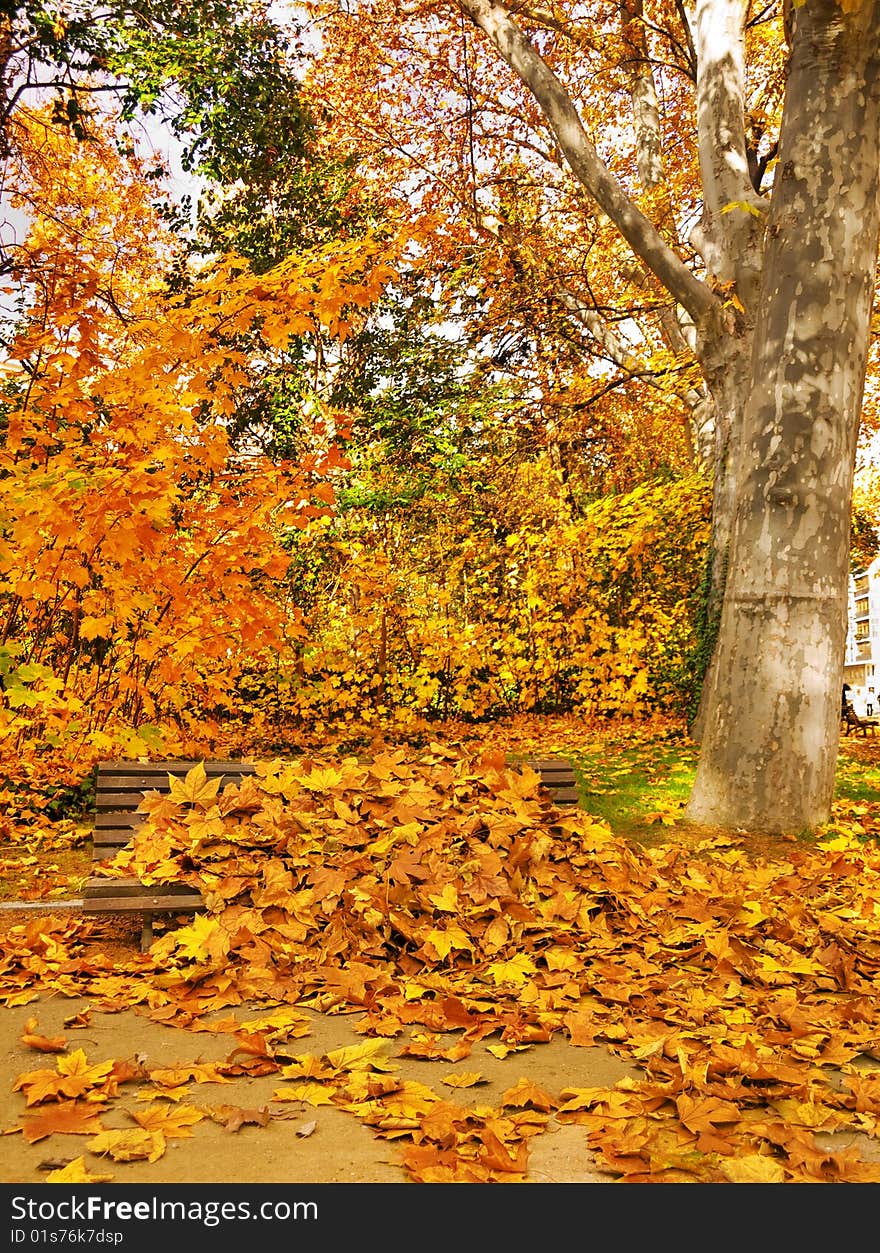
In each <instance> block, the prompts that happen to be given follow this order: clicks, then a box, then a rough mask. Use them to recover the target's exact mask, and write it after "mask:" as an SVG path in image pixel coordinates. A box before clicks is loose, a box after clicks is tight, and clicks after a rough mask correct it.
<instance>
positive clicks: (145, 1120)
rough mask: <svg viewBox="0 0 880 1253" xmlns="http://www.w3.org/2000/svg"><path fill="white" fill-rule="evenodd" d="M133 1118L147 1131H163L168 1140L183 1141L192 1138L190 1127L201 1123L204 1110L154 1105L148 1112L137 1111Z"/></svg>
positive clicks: (190, 1107) (181, 1106)
mask: <svg viewBox="0 0 880 1253" xmlns="http://www.w3.org/2000/svg"><path fill="white" fill-rule="evenodd" d="M131 1116H132V1118H133V1119H134V1120H135V1122H136V1123H137V1124H138V1126H139V1127H143V1128H144V1130H145V1131H161V1133H162V1135H163V1136H164V1137H165V1139H166V1140H183V1139H187V1138H189V1137H191V1136H192V1132H191V1131H190V1127H192V1126H194V1125H195V1124H196V1123H197V1122H201V1121H202V1119H203V1118H204V1117H205V1112H204V1110H201V1109H196V1107H195V1106H194V1105H171V1106H168V1105H156V1104H154V1105H152V1106H151V1107H150V1108H149V1109H146V1110H135V1111H134V1112H133V1113H132V1115H131Z"/></svg>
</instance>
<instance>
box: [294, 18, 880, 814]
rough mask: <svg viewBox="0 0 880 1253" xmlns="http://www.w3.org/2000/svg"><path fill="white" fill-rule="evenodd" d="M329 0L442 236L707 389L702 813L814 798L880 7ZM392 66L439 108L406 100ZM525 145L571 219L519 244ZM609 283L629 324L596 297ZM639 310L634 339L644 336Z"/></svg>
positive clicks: (860, 319) (697, 406) (828, 716)
mask: <svg viewBox="0 0 880 1253" xmlns="http://www.w3.org/2000/svg"><path fill="white" fill-rule="evenodd" d="M325 12H326V13H327V25H326V31H327V35H328V42H327V51H326V52H325V60H326V58H329V65H330V66H331V67H332V69H333V71H334V72H336V73H338V72H339V66H340V64H341V63H343V62H344V63H345V64H347V65H349V66H350V67H351V70H352V73H353V74H354V75H355V76H356V79H357V81H358V84H359V87H360V88H361V90H362V92H363V94H362V95H360V96H359V100H360V102H361V109H362V112H366V113H367V114H368V115H369V117H370V123H369V125H367V124H364V123H358V122H356V121H355V120H354V119H352V117H351V114H350V112H349V111H346V109H345V105H344V102H343V101H341V100H340V99H339V97H338V95H336V96H334V95H333V93H332V85H331V84H330V83H329V81H328V74H327V73H326V72H324V73H322V70H321V65H320V63H319V64H318V66H317V67H316V70H315V82H316V84H317V85H318V86H319V87H320V88H321V89H322V90H326V91H327V93H328V95H329V96H330V98H331V99H332V101H333V105H334V107H335V109H336V114H337V117H338V118H341V119H343V122H342V124H341V129H342V131H343V132H344V133H346V134H347V135H349V136H350V139H349V142H350V143H351V144H352V145H353V146H356V145H357V144H360V145H361V148H362V150H366V145H367V144H368V143H370V142H371V143H372V144H373V145H374V148H375V149H376V150H378V149H379V147H380V142H381V139H382V136H383V135H384V138H385V145H386V161H387V164H388V166H389V167H390V166H394V167H395V171H396V173H398V174H400V175H401V176H408V177H409V178H410V179H411V180H412V181H411V183H410V185H409V188H410V193H412V187H413V184H416V185H417V186H418V189H419V190H418V195H417V196H412V199H413V200H414V201H415V203H416V204H417V205H418V211H420V212H423V211H431V212H433V213H434V214H435V216H439V214H440V210H441V204H442V206H443V209H444V210H445V211H446V212H447V216H446V217H444V218H442V221H443V228H442V231H441V229H439V228H438V232H437V234H438V237H439V236H440V235H441V233H443V232H445V235H446V246H447V256H451V255H452V253H453V251H454V249H453V247H452V246H450V243H449V241H450V239H452V241H453V245H455V246H457V247H458V248H459V249H460V250H462V251H464V250H466V249H467V247H468V245H469V244H470V245H471V246H473V240H474V238H475V237H476V236H477V235H478V234H480V233H482V238H483V240H484V241H487V240H488V239H489V238H494V239H495V240H496V241H500V243H501V244H503V245H504V246H505V247H506V254H505V255H506V258H507V261H508V263H509V264H510V265H511V266H512V263H513V260H516V262H517V265H518V266H519V269H520V273H522V271H523V268H524V263H525V269H526V270H527V271H528V273H529V275H531V276H533V277H534V276H537V275H541V276H542V296H543V298H544V300H545V308H546V300H547V298H548V297H549V296H551V295H552V297H553V299H554V301H555V307H556V308H559V307H560V306H565V307H567V308H568V309H569V312H570V314H571V318H572V319H573V320H574V321H575V322H577V323H578V325H579V326H580V327H581V328H583V329H584V331H585V333H588V334H589V335H591V336H592V337H593V340H594V342H595V343H597V344H601V345H603V351H604V352H605V354H606V359H607V360H609V361H614V362H615V363H616V364H620V365H621V366H622V367H625V368H626V369H628V370H629V372H630V374H636V373H638V371H639V368H640V357H641V358H642V362H644V357H645V354H646V353H647V359H648V364H649V365H652V366H656V361H657V355H658V353H663V352H665V353H666V354H667V355H666V358H665V360H666V367H667V372H668V373H669V374H670V375H671V376H672V377H673V379H674V380H675V381H674V384H673V385H672V386H669V387H668V388H667V396H668V398H669V402H670V406H673V403H675V404H677V403H678V402H681V403H682V404H684V405H687V406H688V407H689V418H688V422H689V426H690V432H691V436H692V441H693V444H694V447H695V449H696V450H697V453H698V455H703V456H704V458H705V460H706V462H707V464H708V466H709V469H710V471H711V474H712V476H713V480H714V493H715V495H714V519H713V521H714V571H713V580H714V581H713V586H714V588H715V603H714V605H713V606H712V607H711V608H712V613H711V617H712V618H713V619H714V625H713V624H711V623H710V626H712V629H713V631H714V630H717V645H716V648H715V653H714V662H713V664H712V665H711V667H710V668H709V671H708V674H707V680H706V685H705V689H704V699H703V704H702V713H701V718H700V730H701V758H700V767H699V771H698V775H697V779H696V783H695V787H694V791H693V795H692V798H691V801H690V806H689V815H690V817H691V818H693V819H695V820H699V821H703V822H709V823H714V824H718V825H721V826H725V827H744V828H749V829H771V830H792V829H799V828H802V827H811V826H814V825H816V824H817V823H820V822H821V821H823V820H824V819H825V818H826V817H827V815H828V812H829V807H830V800H831V794H832V789H833V777H834V768H835V762H836V751H837V739H838V712H839V683H840V674H841V667H842V659H843V643H844V634H845V627H846V622H845V605H846V597H845V592H846V578H847V573H848V551H849V542H850V503H851V494H852V478H853V467H854V459H855V452H856V444H857V438H858V432H859V417H860V406H861V398H862V392H863V387H864V379H865V370H866V359H867V352H868V340H869V326H870V313H871V307H872V297H873V290H874V275H875V266H876V259H877V235H878V215H877V196H878V169H880V161H878V155H880V154H878V125H877V122H878V117H877V108H878V93H880V83H878V63H877V57H878V34H880V32H878V22H880V18H878V8H877V5H876V4H874V3H872V2H869V0H866V2H864V3H849V2H847V3H838V0H806V2H805V3H803V4H801V5H794V6H791V8H790V10H789V9H788V8H786V10H785V12H782V11H780V10H779V9H777V8H775V7H772V6H771V7H769V8H766V9H762V10H760V11H757V10H755V9H753V8H752V7H751V6H750V5H748V4H746V3H743V2H742V0H698V3H696V4H695V5H677V6H672V5H668V4H665V3H663V2H658V3H656V4H654V5H646V6H645V7H644V8H643V7H642V5H641V3H639V2H638V0H628V2H627V3H623V4H620V5H610V4H601V3H599V4H590V5H581V4H571V5H569V4H565V5H561V6H554V7H553V8H545V7H543V6H540V5H530V4H528V3H526V4H516V5H515V6H514V5H511V6H507V5H505V4H503V3H499V2H496V0H460V3H459V4H457V5H456V6H454V7H453V6H444V5H434V4H430V3H427V4H419V3H414V4H412V5H405V6H397V7H396V8H395V9H394V11H393V12H392V9H391V8H390V7H388V6H386V5H385V4H384V3H382V2H381V0H378V2H377V3H375V4H373V5H371V6H366V7H360V8H359V9H358V11H357V14H355V15H353V16H352V17H347V16H346V15H344V14H341V12H340V10H339V9H338V8H336V6H332V5H331V6H327V8H326V9H325ZM356 38H359V43H358V47H357V53H356V51H355V45H354V41H355V39H356ZM426 66H430V68H431V72H432V75H433V78H432V77H431V76H429V75H428V74H427V73H426ZM432 81H436V84H437V85H436V89H435V95H434V97H431V96H430V93H431V82H432ZM389 83H390V84H392V85H391V87H389V86H388V84H389ZM394 84H398V86H397V87H396V88H395V86H394ZM401 84H403V85H405V89H404V87H402V86H400V85H401ZM395 90H398V91H399V92H400V95H399V96H398V97H396V99H397V102H398V103H402V102H403V101H404V100H405V99H406V98H407V97H406V92H407V91H408V92H409V93H410V96H409V99H410V100H417V101H418V102H419V104H420V105H422V107H423V108H427V106H426V105H425V102H426V101H428V100H429V98H430V108H431V109H433V110H434V111H433V112H424V113H422V114H419V115H417V113H416V110H415V109H413V108H412V107H410V108H409V109H408V111H404V114H403V116H402V117H401V118H400V120H397V119H396V118H395V116H394V113H393V110H392V107H391V106H392V104H393V102H394V99H395V97H394V92H395ZM370 91H372V92H373V95H372V96H371V95H370V94H369V92H370ZM441 96H442V99H441ZM365 100H370V101H371V108H370V109H366V110H365V109H364V108H363V102H364V101H365ZM444 101H445V105H444ZM444 108H445V123H446V126H447V128H448V130H449V132H450V139H449V140H446V139H444V138H443V124H444ZM419 125H421V126H422V128H423V131H424V132H425V134H430V136H431V138H430V142H431V143H433V144H434V151H435V155H434V157H433V158H432V156H431V153H430V152H429V151H427V150H426V146H427V142H428V141H425V143H424V144H422V146H420V145H419V141H418V139H417V137H416V134H415V131H416V128H417V126H419ZM523 154H527V160H526V166H527V169H528V171H529V174H530V182H529V184H528V185H529V187H530V188H531V189H532V193H533V191H534V187H535V185H536V184H539V183H540V182H541V181H542V180H543V184H544V187H545V192H546V194H545V197H544V201H543V205H544V216H545V220H548V221H550V220H551V219H553V217H554V215H555V221H553V222H552V223H551V225H552V229H546V230H544V231H543V232H539V233H533V235H532V237H531V241H530V242H531V244H532V247H531V255H526V256H524V255H523V252H522V249H520V253H519V255H518V256H517V257H515V258H514V257H513V256H512V251H511V250H512V247H513V245H519V244H520V243H521V242H522V238H523V237H522V231H521V230H520V231H519V234H518V235H516V232H515V231H514V229H513V227H515V226H516V222H515V217H514V209H515V207H516V205H517V203H518V200H519V191H520V187H521V186H522V185H523V182H524V179H523V177H522V174H521V173H520V174H518V175H517V181H514V182H510V181H509V180H510V178H511V175H512V169H513V164H514V161H515V160H518V161H519V162H520V164H522V162H523V160H524V159H525V158H524V157H523ZM505 157H506V161H505ZM377 168H378V162H377ZM385 185H386V186H388V187H390V185H391V183H390V179H388V178H386V181H385ZM532 193H530V194H532ZM444 197H445V200H444ZM456 201H457V205H458V209H459V211H460V219H459V222H457V221H456V220H455V219H454V218H453V216H452V205H453V204H454V203H455V202H456ZM511 202H513V208H512V207H511ZM462 219H463V220H465V221H466V222H467V225H468V228H469V230H470V238H469V239H468V238H466V234H467V232H466V229H465V227H463V226H461V225H460V221H461V220H462ZM578 223H580V233H579V230H578ZM514 236H516V238H513V237H514ZM585 237H587V238H588V239H589V241H590V243H591V247H590V248H589V249H588V248H586V246H584V247H583V248H581V249H580V251H578V246H579V243H582V242H583V240H584V238H585ZM495 255H496V256H498V255H499V254H498V253H497V252H496V254H495ZM578 257H579V258H580V269H579V271H578V270H577V269H576V267H575V266H574V265H573V264H572V262H573V260H575V259H577V258H578ZM609 258H610V259H609ZM508 273H510V271H508ZM554 280H555V285H554ZM512 285H513V284H512V282H509V283H508V285H507V287H506V290H510V287H512ZM608 292H611V293H612V297H611V299H607V298H606V293H608ZM614 309H617V310H619V313H618V314H617V316H618V322H617V324H616V325H615V323H614V322H613V321H611V322H609V321H608V319H607V318H606V317H604V316H602V315H603V314H608V313H611V312H612V311H613V310H614ZM645 315H650V316H645ZM626 316H630V317H632V318H634V319H635V321H637V322H638V324H639V327H640V331H641V339H640V340H638V339H637V340H636V341H635V342H633V339H632V337H630V338H629V339H627V338H626V334H625V328H626V325H627V324H626V322H625V320H624V319H625V317H626ZM688 362H690V363H692V364H693V366H695V367H696V371H697V373H696V374H688V373H687V363H688ZM671 411H672V408H671Z"/></svg>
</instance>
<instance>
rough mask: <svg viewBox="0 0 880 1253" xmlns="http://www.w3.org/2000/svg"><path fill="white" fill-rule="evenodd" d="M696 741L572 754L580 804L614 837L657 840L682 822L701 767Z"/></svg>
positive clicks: (619, 746)
mask: <svg viewBox="0 0 880 1253" xmlns="http://www.w3.org/2000/svg"><path fill="white" fill-rule="evenodd" d="M697 756H698V749H697V747H696V745H691V744H681V745H671V744H670V743H669V742H668V741H663V742H662V743H651V742H650V741H648V742H645V741H642V742H640V743H637V744H632V743H630V744H614V743H603V744H594V745H591V746H590V747H589V748H587V749H585V750H584V751H583V752H581V753H578V754H576V755H573V757H572V762H573V765H574V771H575V777H576V779H577V783H578V788H579V790H580V794H581V805H582V806H583V808H584V809H586V810H587V811H588V812H589V813H591V814H594V815H595V816H596V817H597V818H604V819H605V821H606V822H607V823H608V825H609V826H610V827H611V829H612V831H613V832H614V833H615V835H620V836H624V837H626V838H628V839H642V840H645V839H649V840H650V841H651V842H653V841H654V840H655V839H656V836H657V828H658V827H659V828H660V829H661V830H662V829H663V828H664V827H670V826H673V825H675V824H678V823H679V822H681V815H682V810H683V808H684V805H685V803H686V802H687V799H688V797H689V796H690V792H691V788H692V787H693V782H694V775H695V774H696V769H697Z"/></svg>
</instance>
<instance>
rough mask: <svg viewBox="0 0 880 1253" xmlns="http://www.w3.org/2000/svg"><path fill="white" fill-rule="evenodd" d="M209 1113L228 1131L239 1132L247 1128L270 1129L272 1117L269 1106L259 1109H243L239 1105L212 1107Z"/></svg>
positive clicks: (262, 1106)
mask: <svg viewBox="0 0 880 1253" xmlns="http://www.w3.org/2000/svg"><path fill="white" fill-rule="evenodd" d="M207 1112H208V1116H209V1117H210V1118H212V1119H213V1120H214V1122H218V1123H220V1125H221V1126H222V1127H223V1128H224V1130H226V1131H238V1130H239V1129H240V1128H241V1127H245V1126H257V1127H268V1125H269V1121H270V1119H271V1117H272V1114H271V1111H270V1109H269V1106H268V1105H261V1106H260V1108H259V1109H241V1108H240V1107H239V1106H238V1105H212V1106H209V1108H208V1111H207Z"/></svg>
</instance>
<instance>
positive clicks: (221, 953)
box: [174, 914, 229, 962]
mask: <svg viewBox="0 0 880 1253" xmlns="http://www.w3.org/2000/svg"><path fill="white" fill-rule="evenodd" d="M174 940H175V942H176V944H177V947H178V949H179V951H180V952H181V953H182V954H183V955H184V956H185V957H191V958H192V959H193V961H197V962H204V961H214V962H218V961H222V959H223V958H224V957H225V956H226V954H227V953H228V951H229V935H228V933H227V932H226V931H225V930H224V928H223V927H222V926H221V924H220V922H219V921H218V920H217V919H216V918H212V917H211V916H210V915H209V914H197V915H196V917H195V919H194V920H193V922H192V924H191V925H190V926H188V927H181V928H180V930H179V931H176V932H174Z"/></svg>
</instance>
